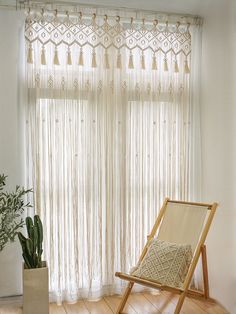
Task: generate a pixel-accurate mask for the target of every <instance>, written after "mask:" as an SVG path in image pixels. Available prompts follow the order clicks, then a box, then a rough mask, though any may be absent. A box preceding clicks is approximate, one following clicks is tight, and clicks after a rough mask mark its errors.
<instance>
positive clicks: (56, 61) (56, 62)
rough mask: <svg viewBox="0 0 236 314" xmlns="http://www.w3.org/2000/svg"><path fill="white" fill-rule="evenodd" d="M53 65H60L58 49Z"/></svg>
mask: <svg viewBox="0 0 236 314" xmlns="http://www.w3.org/2000/svg"><path fill="white" fill-rule="evenodd" d="M53 64H55V65H60V62H59V58H58V51H57V48H55V53H54V59H53Z"/></svg>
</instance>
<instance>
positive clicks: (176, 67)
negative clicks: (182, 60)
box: [174, 60, 179, 73]
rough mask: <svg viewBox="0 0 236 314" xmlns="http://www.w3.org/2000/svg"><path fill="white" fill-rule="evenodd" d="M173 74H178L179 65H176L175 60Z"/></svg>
mask: <svg viewBox="0 0 236 314" xmlns="http://www.w3.org/2000/svg"><path fill="white" fill-rule="evenodd" d="M174 71H175V73H178V72H179V65H178V61H177V60H175V68H174Z"/></svg>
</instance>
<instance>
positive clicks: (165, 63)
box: [164, 58, 169, 72]
mask: <svg viewBox="0 0 236 314" xmlns="http://www.w3.org/2000/svg"><path fill="white" fill-rule="evenodd" d="M164 71H165V72H167V71H169V69H168V63H167V59H166V58H165V59H164Z"/></svg>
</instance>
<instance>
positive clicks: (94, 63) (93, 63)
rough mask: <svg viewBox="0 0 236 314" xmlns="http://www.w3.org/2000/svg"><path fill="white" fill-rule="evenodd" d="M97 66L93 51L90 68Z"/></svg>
mask: <svg viewBox="0 0 236 314" xmlns="http://www.w3.org/2000/svg"><path fill="white" fill-rule="evenodd" d="M96 67H97V60H96V52H95V51H94V52H93V55H92V68H96Z"/></svg>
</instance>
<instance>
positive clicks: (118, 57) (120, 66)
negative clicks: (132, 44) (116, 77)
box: [116, 53, 122, 69]
mask: <svg viewBox="0 0 236 314" xmlns="http://www.w3.org/2000/svg"><path fill="white" fill-rule="evenodd" d="M116 67H117V69H122V64H121V54H120V53H118V55H117V61H116Z"/></svg>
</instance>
